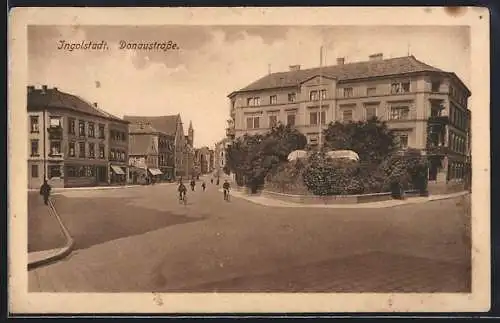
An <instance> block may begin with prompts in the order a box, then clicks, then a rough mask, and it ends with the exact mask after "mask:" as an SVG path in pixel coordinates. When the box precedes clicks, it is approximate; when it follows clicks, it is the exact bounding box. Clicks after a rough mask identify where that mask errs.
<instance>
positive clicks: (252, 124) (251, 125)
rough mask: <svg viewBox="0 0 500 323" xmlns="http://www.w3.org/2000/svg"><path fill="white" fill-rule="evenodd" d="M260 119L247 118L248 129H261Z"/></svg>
mask: <svg viewBox="0 0 500 323" xmlns="http://www.w3.org/2000/svg"><path fill="white" fill-rule="evenodd" d="M259 119H260V117H248V118H247V129H258V128H259V127H260V125H259V121H260V120H259Z"/></svg>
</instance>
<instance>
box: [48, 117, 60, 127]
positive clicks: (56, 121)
mask: <svg viewBox="0 0 500 323" xmlns="http://www.w3.org/2000/svg"><path fill="white" fill-rule="evenodd" d="M49 125H50V127H51V128H57V127H60V126H61V118H60V117H50V119H49Z"/></svg>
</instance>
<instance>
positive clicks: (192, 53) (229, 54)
mask: <svg viewBox="0 0 500 323" xmlns="http://www.w3.org/2000/svg"><path fill="white" fill-rule="evenodd" d="M61 40H64V41H66V42H74V43H77V42H81V41H82V40H92V41H95V42H100V41H102V40H104V41H106V42H107V44H108V48H109V49H108V50H105V51H89V50H86V51H84V50H74V51H66V50H61V49H58V46H59V41H61ZM169 40H170V41H172V42H174V43H176V44H177V45H178V47H179V49H177V50H172V51H161V50H160V51H154V50H153V51H141V50H132V49H131V50H127V49H119V42H120V41H127V42H137V41H140V42H148V41H150V42H154V41H157V42H164V41H166V42H168V41H169ZM321 45H323V47H324V48H325V54H324V63H325V64H326V65H334V64H335V61H336V58H337V57H344V58H345V63H349V62H357V61H365V60H367V59H368V56H369V55H370V54H373V53H379V52H380V53H383V55H384V57H387V58H390V57H400V56H406V55H408V53H410V54H412V55H414V56H415V57H416V58H417V59H419V60H420V61H423V62H425V63H427V64H429V65H432V66H435V67H437V68H440V69H443V70H446V71H449V72H455V73H456V74H457V75H458V76H459V77H460V78H461V79H462V80H463V82H464V83H465V84H466V85H467V86H469V88H470V73H471V71H470V65H471V64H470V63H471V62H470V33H469V29H468V27H460V26H373V27H370V26H366V27H361V26H352V27H350V26H310V27H309V26H29V27H28V81H29V85H35V86H37V87H39V86H41V85H48V86H49V87H57V88H59V89H60V90H61V91H65V92H69V93H72V94H76V95H78V96H80V97H82V98H84V99H86V100H87V101H89V102H97V103H98V104H99V107H100V108H102V109H104V110H106V111H107V112H109V113H112V114H114V115H116V116H118V117H122V116H123V115H149V116H155V115H172V114H178V113H180V114H181V118H182V121H183V123H184V130H185V131H186V132H187V127H188V124H189V122H190V121H192V123H193V128H194V131H195V135H194V144H195V147H201V146H209V147H213V145H214V144H215V143H216V142H217V141H219V140H221V139H222V138H223V137H224V136H225V128H226V126H227V123H226V121H227V119H228V118H229V100H228V98H227V95H228V94H229V93H231V92H232V91H235V90H238V89H240V88H242V87H245V86H246V85H248V84H250V83H252V82H253V81H255V80H257V79H259V78H261V77H263V76H265V75H266V74H267V73H268V71H269V69H270V70H271V72H280V71H286V70H288V67H289V65H295V64H300V65H301V66H302V68H308V67H316V66H318V65H319V57H320V54H319V51H320V50H319V48H320V46H321Z"/></svg>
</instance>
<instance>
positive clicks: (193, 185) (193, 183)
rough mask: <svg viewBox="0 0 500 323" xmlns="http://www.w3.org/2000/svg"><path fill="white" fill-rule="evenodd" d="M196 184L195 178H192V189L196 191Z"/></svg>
mask: <svg viewBox="0 0 500 323" xmlns="http://www.w3.org/2000/svg"><path fill="white" fill-rule="evenodd" d="M195 186H196V182H195V181H194V179H192V180H191V191H193V192H194V187H195Z"/></svg>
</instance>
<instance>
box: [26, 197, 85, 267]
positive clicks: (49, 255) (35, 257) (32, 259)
mask: <svg viewBox="0 0 500 323" xmlns="http://www.w3.org/2000/svg"><path fill="white" fill-rule="evenodd" d="M49 208H50V213H51V215H52V216H54V217H55V218H56V219H57V221H58V223H59V226H60V227H61V230H62V231H63V233H64V237H65V238H66V244H65V245H64V247H62V248H55V249H50V250H42V251H35V252H28V269H32V268H35V267H38V266H42V265H45V264H48V263H51V262H54V261H56V260H59V259H62V258H64V257H66V256H67V255H69V254H70V253H71V251H72V250H73V246H74V244H75V242H74V240H73V238H72V237H71V235H70V233H69V231H68V229H67V228H66V227H65V226H64V224H63V222H62V220H61V218H60V217H59V214H57V211H56V209H55V207H54V204H53V203H52V200H49Z"/></svg>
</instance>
